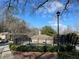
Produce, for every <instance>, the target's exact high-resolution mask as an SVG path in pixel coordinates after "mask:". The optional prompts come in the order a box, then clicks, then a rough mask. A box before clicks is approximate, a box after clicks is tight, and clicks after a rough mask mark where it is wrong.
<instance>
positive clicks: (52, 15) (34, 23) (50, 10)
mask: <svg viewBox="0 0 79 59" xmlns="http://www.w3.org/2000/svg"><path fill="white" fill-rule="evenodd" d="M1 1H2V0H0V2H1ZM5 1H6V0H5ZM34 1H35V0H34ZM39 1H42V0H39ZM66 1H67V0H61V2H59V1H53V2H48V3H46V4H44V6H45V8H40V9H39V10H37V11H36V12H35V13H34V14H29V12H30V11H29V10H30V9H29V7H28V6H29V4H27V6H26V7H27V8H26V9H27V10H26V12H25V13H24V14H18V15H17V16H18V17H19V18H21V19H23V20H25V21H26V22H28V23H29V25H30V26H31V27H36V28H41V27H43V26H46V25H49V26H52V27H53V28H56V11H58V10H59V11H61V10H62V9H63V8H64V4H65V3H66ZM33 6H34V5H33ZM19 7H21V6H19ZM30 7H31V6H30ZM34 7H35V6H34ZM78 22H79V2H78V1H77V0H73V1H72V2H71V3H70V4H69V5H68V10H67V11H66V12H64V13H63V14H62V15H61V16H60V29H63V30H64V29H66V28H67V26H73V27H75V26H79V23H78Z"/></svg>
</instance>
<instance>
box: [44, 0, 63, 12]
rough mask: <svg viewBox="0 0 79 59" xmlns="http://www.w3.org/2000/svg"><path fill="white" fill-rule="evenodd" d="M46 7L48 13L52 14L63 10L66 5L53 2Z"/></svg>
mask: <svg viewBox="0 0 79 59" xmlns="http://www.w3.org/2000/svg"><path fill="white" fill-rule="evenodd" d="M45 7H46V9H47V10H48V12H49V13H51V12H55V11H57V10H62V9H63V8H64V5H63V4H62V3H60V2H59V1H53V2H48V3H47V4H45Z"/></svg>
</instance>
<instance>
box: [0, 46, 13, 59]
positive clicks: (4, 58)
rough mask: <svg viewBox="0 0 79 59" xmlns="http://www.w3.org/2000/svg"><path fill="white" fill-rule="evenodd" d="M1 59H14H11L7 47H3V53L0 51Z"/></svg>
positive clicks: (11, 56)
mask: <svg viewBox="0 0 79 59" xmlns="http://www.w3.org/2000/svg"><path fill="white" fill-rule="evenodd" d="M1 59H14V58H13V55H12V53H11V51H10V49H9V45H5V46H4V47H3V51H2V54H1Z"/></svg>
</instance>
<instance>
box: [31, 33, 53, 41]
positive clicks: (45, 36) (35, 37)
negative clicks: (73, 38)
mask: <svg viewBox="0 0 79 59" xmlns="http://www.w3.org/2000/svg"><path fill="white" fill-rule="evenodd" d="M52 38H53V37H51V36H48V35H42V34H41V35H34V36H32V37H31V39H34V40H35V39H41V40H45V39H52Z"/></svg>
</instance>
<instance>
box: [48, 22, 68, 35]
mask: <svg viewBox="0 0 79 59" xmlns="http://www.w3.org/2000/svg"><path fill="white" fill-rule="evenodd" d="M49 25H50V26H51V27H52V28H54V29H55V30H56V31H57V23H56V22H52V21H50V22H49ZM65 30H67V25H64V24H62V23H59V32H60V34H62V33H63V32H64V31H65Z"/></svg>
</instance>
